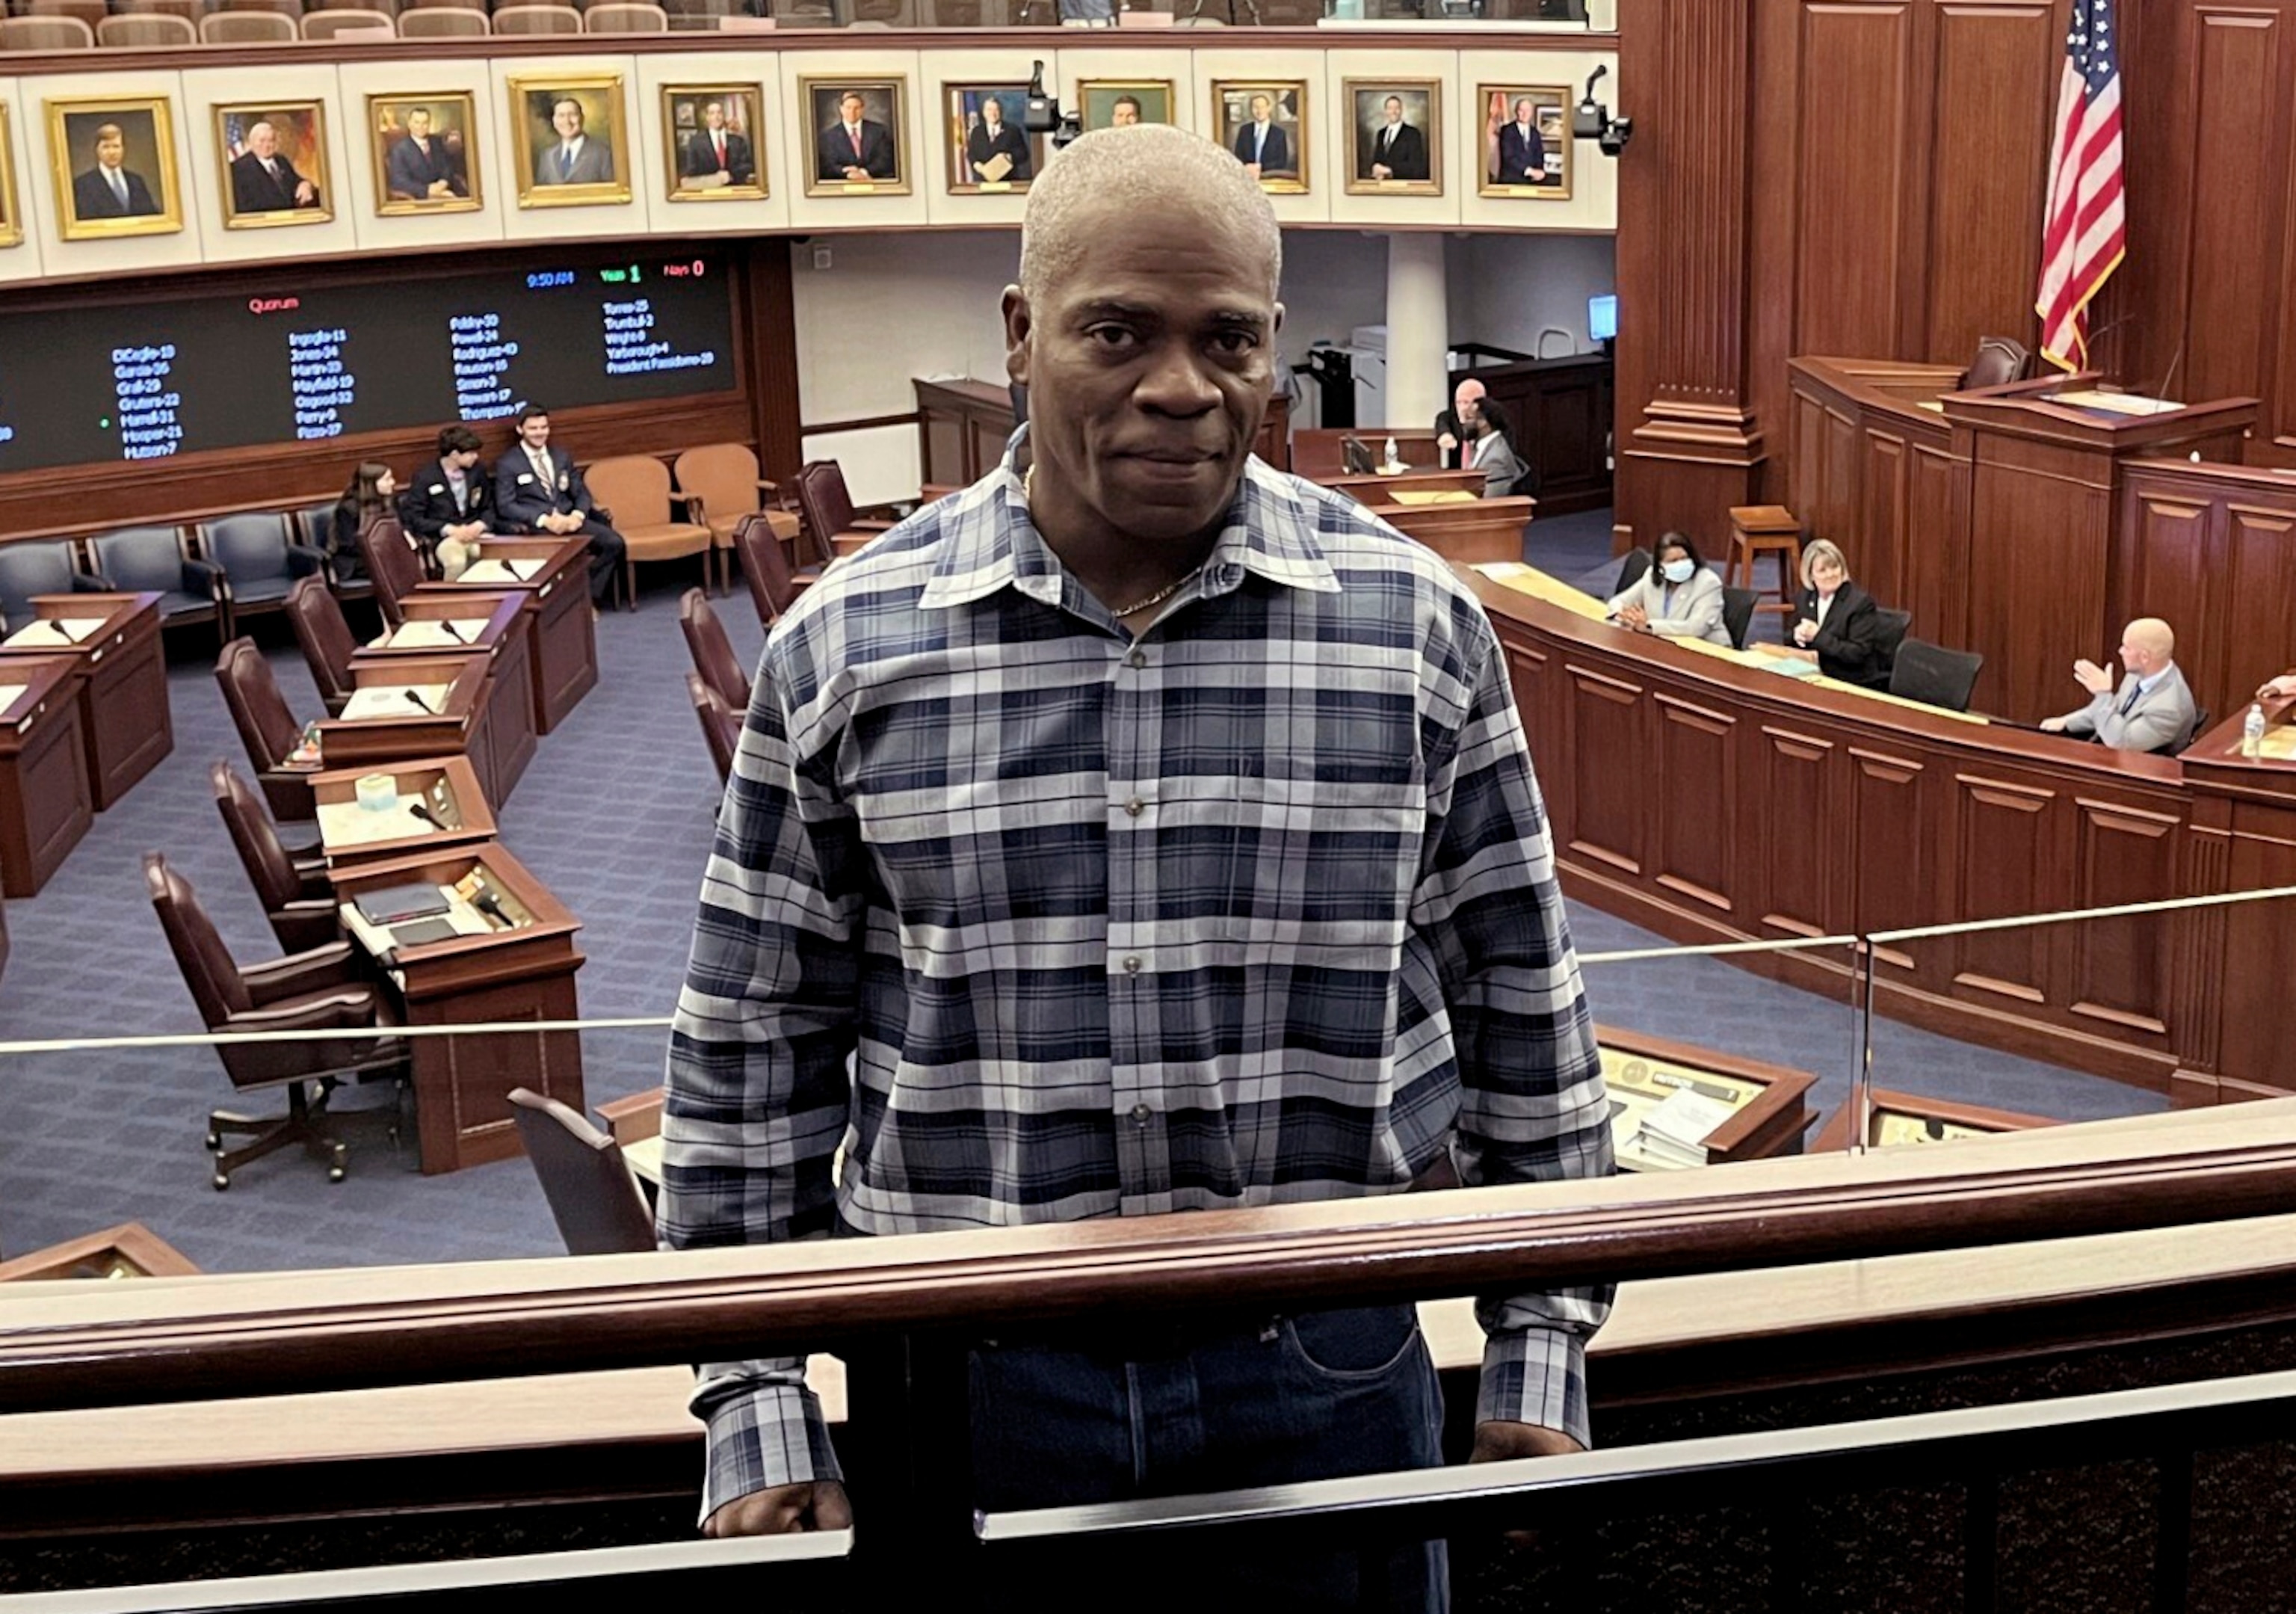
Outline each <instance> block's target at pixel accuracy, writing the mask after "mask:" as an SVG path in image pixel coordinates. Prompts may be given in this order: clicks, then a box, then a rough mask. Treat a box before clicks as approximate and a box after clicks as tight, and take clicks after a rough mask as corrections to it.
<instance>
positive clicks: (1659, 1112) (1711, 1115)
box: [1634, 1087, 1731, 1167]
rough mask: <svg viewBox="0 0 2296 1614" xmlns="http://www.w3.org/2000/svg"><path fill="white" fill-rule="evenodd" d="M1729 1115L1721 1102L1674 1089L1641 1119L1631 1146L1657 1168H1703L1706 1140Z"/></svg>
mask: <svg viewBox="0 0 2296 1614" xmlns="http://www.w3.org/2000/svg"><path fill="white" fill-rule="evenodd" d="M1730 1116H1731V1107H1730V1106H1729V1105H1728V1104H1726V1103H1725V1102H1724V1101H1722V1100H1721V1099H1710V1098H1708V1097H1707V1096H1706V1095H1705V1094H1703V1093H1700V1092H1693V1091H1691V1090H1690V1089H1689V1088H1686V1087H1678V1088H1677V1089H1675V1090H1674V1091H1672V1092H1671V1093H1669V1094H1668V1095H1667V1096H1666V1098H1665V1099H1664V1100H1663V1101H1662V1102H1661V1103H1660V1104H1658V1105H1656V1106H1655V1107H1653V1108H1652V1110H1651V1112H1650V1113H1649V1114H1648V1115H1646V1116H1644V1117H1643V1122H1642V1125H1641V1126H1639V1127H1637V1128H1636V1131H1635V1137H1634V1142H1635V1146H1636V1149H1638V1150H1639V1151H1640V1152H1641V1153H1642V1155H1643V1156H1644V1157H1645V1158H1646V1159H1648V1160H1650V1161H1652V1162H1653V1163H1654V1164H1656V1165H1661V1166H1677V1167H1678V1166H1691V1165H1705V1164H1706V1140H1707V1139H1708V1138H1710V1137H1711V1136H1712V1135H1713V1134H1714V1132H1715V1131H1716V1129H1717V1128H1718V1127H1720V1125H1721V1124H1722V1123H1724V1122H1725V1121H1727V1120H1728V1119H1729V1118H1730Z"/></svg>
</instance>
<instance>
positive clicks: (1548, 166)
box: [1477, 84, 1570, 202]
mask: <svg viewBox="0 0 2296 1614" xmlns="http://www.w3.org/2000/svg"><path fill="white" fill-rule="evenodd" d="M1477 94H1478V95H1479V96H1480V98H1481V101H1482V103H1483V185H1482V190H1483V194H1484V195H1486V196H1517V197H1523V198H1527V199H1529V200H1533V201H1541V202H1562V201H1565V200H1567V199H1568V198H1569V197H1570V93H1569V92H1568V91H1567V90H1564V89H1562V88H1560V87H1557V86H1539V85H1521V84H1503V85H1485V86H1482V87H1481V88H1480V90H1479V91H1478V92H1477Z"/></svg>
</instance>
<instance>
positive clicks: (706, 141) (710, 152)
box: [678, 101, 758, 186]
mask: <svg viewBox="0 0 2296 1614" xmlns="http://www.w3.org/2000/svg"><path fill="white" fill-rule="evenodd" d="M678 172H679V173H680V174H682V175H683V176H684V177H685V178H686V179H687V180H689V181H691V182H693V184H695V185H709V186H715V185H755V184H757V182H758V164H757V160H756V159H755V158H754V157H752V156H751V155H750V143H749V141H748V140H747V139H746V138H744V137H743V136H741V135H738V134H736V133H734V131H733V130H732V129H729V128H726V103H724V102H722V101H712V102H710V103H708V104H707V105H705V106H704V107H703V108H702V109H701V128H698V129H696V130H694V131H693V134H692V135H690V136H687V137H686V141H685V159H684V161H682V162H681V163H680V164H679V165H678Z"/></svg>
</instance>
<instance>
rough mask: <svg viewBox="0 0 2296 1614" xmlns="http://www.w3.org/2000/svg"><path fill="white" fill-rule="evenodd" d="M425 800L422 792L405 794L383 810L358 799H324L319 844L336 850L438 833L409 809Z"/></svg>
mask: <svg viewBox="0 0 2296 1614" xmlns="http://www.w3.org/2000/svg"><path fill="white" fill-rule="evenodd" d="M417 803H422V797H421V796H419V795H401V796H398V797H395V798H393V800H392V802H391V803H390V805H389V806H388V807H386V808H383V809H381V811H377V810H376V809H374V808H372V807H362V806H360V805H359V804H358V803H357V802H321V803H319V844H320V845H322V846H324V847H325V848H326V849H327V850H328V851H329V852H333V851H336V850H338V849H339V848H341V847H345V846H369V845H372V844H374V843H375V842H377V841H398V840H404V839H406V837H407V836H417V835H434V834H436V833H437V829H436V827H435V826H433V825H431V824H430V823H427V822H425V821H424V820H423V819H418V818H416V817H415V816H414V814H413V813H412V812H409V811H407V809H408V808H409V807H411V806H414V805H415V804H417Z"/></svg>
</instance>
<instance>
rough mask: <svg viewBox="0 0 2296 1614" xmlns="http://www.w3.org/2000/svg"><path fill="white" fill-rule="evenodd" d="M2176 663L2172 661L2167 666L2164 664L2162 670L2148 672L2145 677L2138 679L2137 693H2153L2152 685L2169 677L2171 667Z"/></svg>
mask: <svg viewBox="0 0 2296 1614" xmlns="http://www.w3.org/2000/svg"><path fill="white" fill-rule="evenodd" d="M2176 664H2177V663H2174V662H2170V663H2168V664H2167V665H2166V666H2163V667H2162V668H2161V671H2158V672H2148V673H2146V674H2145V675H2144V677H2143V678H2140V679H2137V680H2136V693H2137V694H2139V695H2150V694H2152V693H2153V685H2155V684H2157V683H2159V682H2160V681H2161V679H2164V678H2166V677H2168V676H2169V667H2173V666H2175V665H2176Z"/></svg>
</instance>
